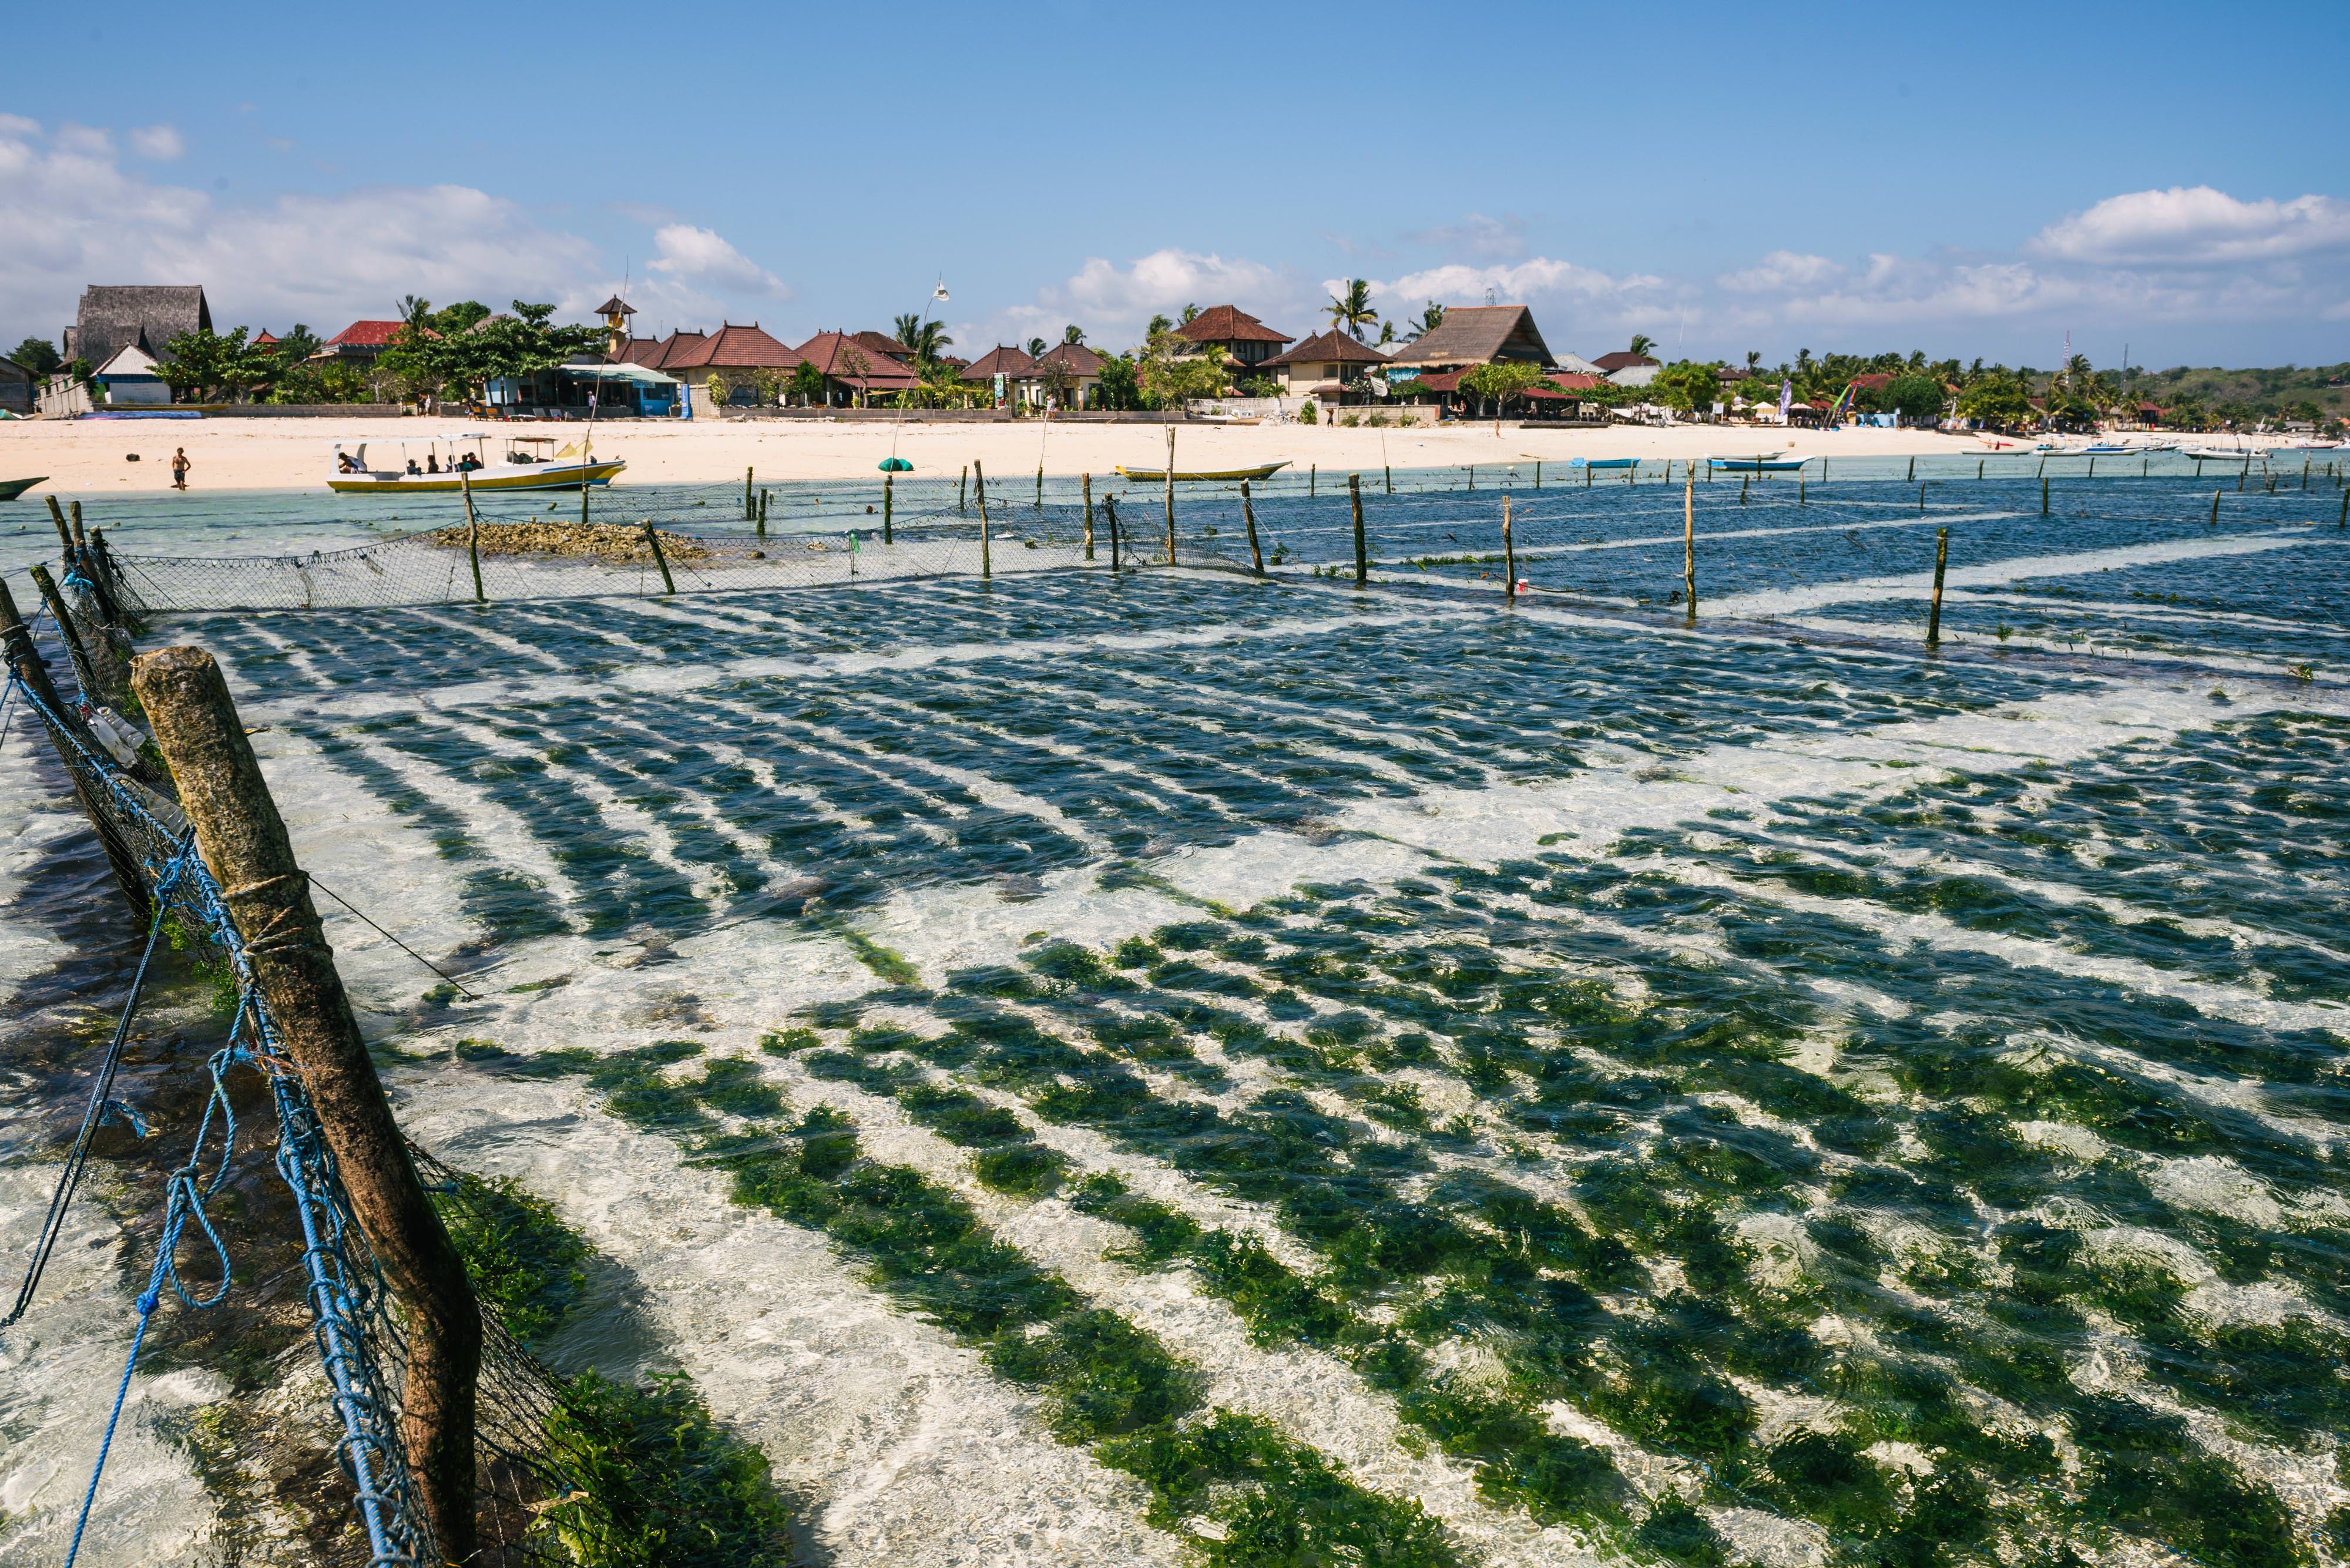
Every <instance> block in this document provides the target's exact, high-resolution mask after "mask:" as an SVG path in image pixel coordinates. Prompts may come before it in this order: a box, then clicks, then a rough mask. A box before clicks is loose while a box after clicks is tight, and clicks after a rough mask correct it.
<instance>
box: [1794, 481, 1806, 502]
mask: <svg viewBox="0 0 2350 1568" xmlns="http://www.w3.org/2000/svg"><path fill="white" fill-rule="evenodd" d="M1806 483H1807V482H1806V481H1805V480H1804V476H1803V475H1802V474H1800V473H1799V474H1797V475H1795V504H1796V505H1798V506H1801V505H1803V504H1804V489H1805V487H1806Z"/></svg>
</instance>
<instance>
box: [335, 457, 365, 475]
mask: <svg viewBox="0 0 2350 1568" xmlns="http://www.w3.org/2000/svg"><path fill="white" fill-rule="evenodd" d="M335 466H336V467H337V468H338V469H339V470H340V471H341V472H345V473H357V472H359V463H358V462H355V461H354V460H353V459H352V457H351V454H350V453H349V452H337V453H336V454H335Z"/></svg>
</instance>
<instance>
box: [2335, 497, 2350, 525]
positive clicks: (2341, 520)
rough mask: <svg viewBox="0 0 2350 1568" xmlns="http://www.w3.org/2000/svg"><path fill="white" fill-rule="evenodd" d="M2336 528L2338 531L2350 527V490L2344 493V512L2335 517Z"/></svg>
mask: <svg viewBox="0 0 2350 1568" xmlns="http://www.w3.org/2000/svg"><path fill="white" fill-rule="evenodd" d="M2345 528H2350V490H2345V491H2344V492H2343V493H2342V514H2341V515H2340V516H2338V517H2336V518H2334V531H2335V532H2336V533H2339V532H2341V531H2342V530H2343V529H2345Z"/></svg>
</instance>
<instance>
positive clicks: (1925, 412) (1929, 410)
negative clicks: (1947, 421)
mask: <svg viewBox="0 0 2350 1568" xmlns="http://www.w3.org/2000/svg"><path fill="white" fill-rule="evenodd" d="M1946 398H1947V394H1946V393H1944V391H1943V390H1942V383H1941V382H1939V381H1938V380H1936V379H1934V378H1933V377H1931V376H1924V375H1910V376H1897V377H1895V378H1894V379H1892V380H1891V381H1890V382H1888V383H1887V385H1886V387H1885V389H1884V390H1882V391H1880V392H1879V393H1877V404H1878V406H1879V407H1881V408H1885V409H1889V410H1892V411H1893V412H1895V413H1897V414H1899V415H1900V416H1901V417H1902V418H1903V419H1905V420H1908V421H1909V422H1910V423H1911V424H1919V425H1922V424H1932V423H1935V422H1936V421H1939V420H1940V419H1941V417H1942V405H1943V403H1944V401H1945V400H1946Z"/></svg>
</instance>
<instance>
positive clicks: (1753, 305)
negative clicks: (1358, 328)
mask: <svg viewBox="0 0 2350 1568" xmlns="http://www.w3.org/2000/svg"><path fill="white" fill-rule="evenodd" d="M192 18H193V20H192ZM5 36H7V37H8V39H9V40H10V43H11V48H10V51H9V52H10V54H11V55H12V56H13V57H15V58H16V60H17V61H18V62H19V68H17V69H16V70H12V71H10V72H8V73H6V81H5V85H0V234H6V235H7V236H8V241H7V244H6V245H5V248H0V343H14V342H15V341H16V339H17V338H18V337H22V336H25V335H26V334H27V333H33V334H38V335H41V336H47V337H54V336H55V335H56V332H57V327H59V326H60V325H61V324H62V323H64V322H66V321H68V320H70V319H71V317H72V310H73V302H74V300H75V298H76V297H77V296H78V294H79V292H80V289H81V286H83V285H84V284H87V283H97V282H104V283H129V282H201V283H203V284H204V285H205V286H206V287H207V289H208V291H209V293H210V296H211V298H212V300H213V309H214V313H215V315H216V317H220V318H221V319H222V320H223V322H224V324H225V323H230V322H240V321H250V322H253V323H255V324H256V325H263V326H267V327H272V328H274V329H277V330H283V329H284V328H285V327H286V326H287V325H289V324H290V323H292V322H294V321H296V320H300V321H303V322H306V323H307V324H308V325H309V326H310V327H312V328H313V329H314V330H317V331H320V332H322V333H328V332H332V331H334V330H336V329H337V328H338V327H341V326H343V325H344V324H345V323H347V322H348V321H349V320H350V319H352V318H353V317H360V316H388V315H390V314H392V313H393V308H394V305H395V302H396V301H397V300H398V298H399V297H400V296H401V295H403V294H409V293H416V294H421V295H424V296H428V297H430V298H432V299H433V300H435V301H440V302H444V303H445V302H447V301H449V300H453V299H458V298H463V297H466V296H474V297H479V298H481V299H484V300H485V301H489V302H491V303H493V304H497V305H503V304H504V302H505V301H506V300H507V299H509V298H512V297H515V296H521V297H524V298H530V299H554V300H556V301H558V302H559V303H561V304H562V305H563V306H565V308H566V309H567V311H571V312H577V311H579V310H581V309H582V308H584V307H585V306H590V305H593V304H595V303H596V302H598V300H600V299H601V298H603V296H605V295H606V294H607V293H608V292H610V291H611V290H612V289H613V288H615V287H618V286H620V285H621V284H622V282H623V279H624V278H625V279H626V281H627V292H628V294H629V297H630V298H631V299H632V300H633V301H634V302H635V303H636V304H637V305H638V306H639V307H640V309H641V311H642V315H641V316H640V317H639V327H640V328H641V329H644V330H648V331H650V330H654V329H660V328H666V327H675V326H688V327H712V326H714V325H716V324H717V323H718V322H719V321H721V320H722V319H731V320H735V321H751V320H757V321H759V322H761V323H762V324H763V325H764V326H766V327H769V329H771V330H773V331H775V333H776V335H777V336H779V337H784V338H785V340H786V341H791V342H796V341H798V340H800V339H801V338H804V337H806V336H807V335H808V334H809V333H811V332H814V331H816V330H817V329H819V328H823V327H848V328H851V329H854V328H858V327H868V326H869V327H882V326H886V324H887V322H888V320H889V317H891V316H892V315H894V314H896V313H897V312H899V311H901V310H908V309H914V308H919V307H920V306H921V305H922V303H923V302H924V301H925V299H926V298H927V297H928V295H929V292H930V286H931V282H932V281H933V279H934V278H936V277H939V276H941V275H943V276H944V278H945V279H946V282H947V285H948V286H949V288H950V290H951V293H952V299H951V302H950V303H949V304H948V305H947V306H944V307H943V308H942V310H941V315H942V316H943V317H944V318H945V320H946V321H947V322H948V324H949V327H950V330H951V331H952V332H953V334H954V335H955V337H957V339H958V342H959V344H960V346H962V348H965V349H966V350H967V351H975V350H977V349H980V348H985V347H987V346H988V345H990V344H992V343H993V342H995V341H997V340H999V339H1002V340H1018V339H1020V338H1023V337H1027V336H1029V335H1031V334H1037V333H1041V334H1044V335H1045V336H1049V337H1058V336H1059V329H1060V327H1061V326H1062V325H1063V324H1064V323H1066V322H1075V323H1076V324H1078V325H1080V326H1082V327H1086V328H1087V332H1088V335H1089V340H1090V341H1093V342H1094V343H1096V344H1097V345H1102V346H1108V347H1121V346H1124V345H1125V344H1128V343H1130V342H1131V341H1132V340H1133V338H1134V337H1135V335H1136V334H1137V333H1138V331H1139V328H1140V327H1141V324H1142V322H1143V321H1144V320H1146V319H1147V318H1148V317H1149V315H1150V314H1151V313H1152V312H1153V311H1154V310H1162V309H1163V310H1167V311H1170V313H1171V312H1172V311H1173V310H1174V309H1176V308H1178V307H1180V306H1181V305H1183V304H1184V303H1186V302H1187V301H1188V302H1196V303H1199V304H1201V305H1207V304H1214V303H1219V302H1222V301H1225V300H1231V301H1234V302H1237V303H1239V304H1241V305H1242V306H1244V307H1246V308H1248V309H1251V310H1253V311H1254V312H1256V313H1257V314H1258V315H1260V316H1263V317H1264V318H1265V319H1266V320H1268V321H1269V322H1271V323H1272V324H1273V325H1274V326H1275V327H1279V328H1281V329H1282V330H1284V331H1287V332H1292V333H1303V332H1305V331H1309V330H1312V329H1314V328H1315V327H1316V326H1317V325H1318V324H1319V323H1318V319H1317V316H1316V308H1317V306H1319V305H1320V303H1321V301H1322V299H1323V297H1324V296H1325V295H1326V292H1327V286H1328V285H1329V283H1330V282H1331V281H1332V280H1335V279H1339V278H1344V277H1347V276H1360V277H1364V278H1367V279H1369V280H1371V281H1372V282H1373V284H1374V285H1375V287H1376V291H1377V303H1378V304H1379V306H1381V307H1382V309H1384V310H1385V311H1386V312H1387V313H1388V314H1390V315H1393V316H1397V317H1408V316H1411V315H1415V314H1417V312H1418V311H1419V307H1420V306H1421V304H1422V302H1423V301H1424V300H1427V299H1430V298H1434V299H1438V300H1440V301H1443V302H1446V303H1476V302H1478V301H1480V300H1481V299H1482V297H1483V296H1484V293H1485V291H1486V290H1487V289H1489V288H1490V289H1492V290H1493V292H1494V295H1495V296H1496V297H1497V298H1500V299H1502V300H1503V301H1506V302H1513V303H1514V302H1523V303H1525V304H1528V305H1530V306H1533V307H1534V311H1535V315H1536V318H1537V320H1538V321H1539V322H1540V324H1541V325H1542V327H1543V328H1544V335H1545V336H1546V337H1547V338H1548V339H1549V341H1550V343H1551V345H1552V347H1553V348H1555V349H1573V350H1575V351H1577V352H1580V353H1583V354H1586V355H1592V354H1596V353H1599V352H1601V351H1603V350H1605V349H1607V348H1619V347H1621V346H1622V345H1623V343H1624V342H1625V340H1626V339H1627V337H1628V335H1629V334H1630V333H1632V332H1634V331H1642V332H1646V333H1648V335H1649V336H1651V337H1655V338H1657V339H1658V340H1659V342H1660V343H1661V344H1662V345H1663V346H1664V348H1666V349H1667V350H1668V351H1675V350H1678V351H1679V352H1683V353H1687V354H1690V355H1702V356H1706V357H1735V356H1741V355H1742V354H1743V353H1744V352H1745V351H1747V350H1750V349H1752V350H1759V351H1760V352H1761V353H1762V354H1763V357H1764V358H1765V359H1766V360H1767V361H1773V362H1775V361H1777V360H1779V359H1781V358H1789V357H1792V356H1793V355H1794V352H1795V350H1796V349H1797V348H1803V347H1808V348H1813V349H1814V351H1822V352H1824V351H1826V350H1829V349H1840V348H1848V349H1863V350H1875V349H1877V348H1899V349H1903V350H1907V349H1909V348H1923V349H1925V350H1926V351H1927V352H1928V353H1929V354H1930V355H1933V356H1935V357H1938V358H1939V357H1941V356H1944V355H1950V354H1955V355H1960V356H1962V357H1965V358H1973V357H1975V356H1977V355H1982V356H1986V357H1989V358H1995V359H2004V360H2007V361H2009V362H2030V363H2033V364H2038V365H2042V366H2045V365H2048V364H2051V363H2053V362H2054V359H2055V358H2056V355H2057V352H2058V348H2059V346H2060V344H2061V342H2062V338H2063V335H2064V332H2065V331H2067V330H2068V329H2069V330H2070V331H2071V332H2072V334H2073V337H2074V342H2075V344H2076V346H2077V347H2079V348H2082V349H2083V350H2085V351H2086V352H2088V353H2089V354H2090V355H2091V356H2092V357H2093V358H2095V360H2096V361H2097V362H2098V363H2099V364H2101V365H2110V364H2115V363H2118V362H2119V360H2120V358H2121V357H2122V353H2123V349H2124V346H2125V344H2126V345H2127V348H2128V353H2129V357H2130V358H2131V360H2132V362H2134V363H2142V364H2148V365H2155V366H2161V365H2168V364H2175V363H2181V362H2190V363H2215V362H2216V363H2230V364H2245V363H2278V362H2282V361H2287V360H2291V361H2294V362H2297V363H2302V364H2310V363H2318V362H2329V361H2333V360H2339V359H2343V358H2350V189H2345V186H2350V172H2345V171H2350V101H2346V100H2345V97H2344V95H2343V94H2342V93H2341V92H2340V91H2339V90H2338V89H2335V88H2329V87H2328V86H2327V85H2326V84H2325V82H2324V79H2323V72H2322V71H2320V70H2317V69H2314V68H2313V67H2312V65H2311V62H2321V61H2322V62H2333V61H2338V60H2340V59H2341V58H2343V57H2345V51H2350V5H2341V4H2339V3H2338V0H2337V3H2336V4H2333V5H2268V6H2265V7H2262V8H2260V9H2259V10H2257V11H2253V10H2251V9H2241V10H2239V9H2227V10H2221V9H2217V8H2213V7H2210V6H2209V5H2198V6H2192V7H2190V6H2185V5H2053V6H2037V7H2017V8H2014V9H2012V10H2011V11H2008V12H2004V13H2002V12H1999V11H1996V10H1989V9H1985V8H1972V9H1965V10H1958V11H1953V10H1951V9H1950V8H1947V7H1900V6H1844V7H1813V8H1796V7H1789V6H1762V5H1752V4H1744V5H1718V6H1717V5H1675V6H1671V7H1669V8H1663V7H1653V6H1650V7H1609V8H1605V9H1602V8H1597V7H1587V6H1583V7H1571V6H1566V5H1541V6H1534V5H1525V6H1520V5H1451V6H1429V5H1417V6H1403V5H1381V4H1362V3H1358V4H1355V5H1349V6H1346V7H1341V8H1336V9H1334V8H1331V7H1327V6H1315V7H1306V6H1274V5H1257V6H1238V5H1193V6H1190V7H1185V8H1182V9H1180V10H1170V9H1168V8H1163V7H1142V6H1133V5H1095V4H1080V3H1076V0H1045V3H1042V4H1035V5H1027V6H1024V7H1019V8H1016V9H1015V8H1011V7H991V8H979V7H946V6H928V5H896V6H882V5H867V6H862V7H850V6H822V7H816V6H801V7H774V6H762V7H727V6H717V7H702V8H697V9H694V10H692V11H691V12H669V11H662V10H660V9H658V8H646V7H641V6H630V7H608V6H597V5H583V6H577V7H571V8H568V9H564V8H557V9H555V10H532V11H528V12H515V11H511V10H506V11H497V10H493V9H491V8H486V7H481V6H478V5H468V6H455V5H411V6H406V7H402V8H400V9H398V10H393V9H391V8H389V7H382V8H376V9H374V10H372V11H370V12H368V13H365V14H360V13H357V12H354V11H351V10H348V9H347V8H339V7H336V8H329V7H319V6H315V5H305V6H299V7H296V6H279V5H232V6H228V7H224V8H222V9H219V10H209V11H203V12H193V13H192V12H190V11H189V10H188V9H187V8H185V7H184V6H172V7H169V8H166V7H161V6H149V5H139V4H130V5H109V6H104V7H82V8H78V9H77V8H66V7H54V6H47V7H40V8H38V9H37V10H34V9H33V8H29V7H26V8H19V9H18V10H17V12H16V14H15V15H13V16H11V18H10V19H9V20H8V22H7V23H6V24H5ZM36 62H37V63H38V65H37V68H25V67H27V66H30V65H32V64H34V63H36Z"/></svg>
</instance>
